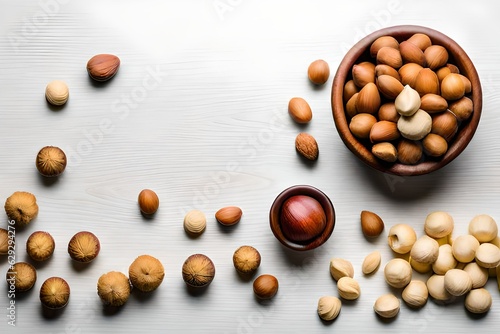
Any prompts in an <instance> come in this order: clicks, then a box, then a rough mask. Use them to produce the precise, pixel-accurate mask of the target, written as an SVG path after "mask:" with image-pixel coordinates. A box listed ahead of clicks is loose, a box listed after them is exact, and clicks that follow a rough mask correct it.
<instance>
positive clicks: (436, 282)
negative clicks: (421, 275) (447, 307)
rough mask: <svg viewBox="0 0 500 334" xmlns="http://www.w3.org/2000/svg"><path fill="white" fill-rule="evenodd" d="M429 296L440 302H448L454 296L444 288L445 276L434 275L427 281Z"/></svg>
mask: <svg viewBox="0 0 500 334" xmlns="http://www.w3.org/2000/svg"><path fill="white" fill-rule="evenodd" d="M426 285H427V290H429V295H430V296H431V297H432V298H434V299H435V300H438V301H448V300H450V299H451V298H452V297H453V296H452V295H451V294H450V293H449V292H448V291H447V290H446V289H445V287H444V275H432V276H431V277H429V279H428V280H427V283H426Z"/></svg>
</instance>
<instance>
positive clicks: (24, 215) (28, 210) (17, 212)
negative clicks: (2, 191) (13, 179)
mask: <svg viewBox="0 0 500 334" xmlns="http://www.w3.org/2000/svg"><path fill="white" fill-rule="evenodd" d="M5 212H6V213H7V216H8V217H9V219H10V220H14V221H15V223H16V226H19V227H24V226H26V225H28V224H29V223H30V222H31V221H32V220H33V219H34V218H35V217H36V216H37V214H38V205H37V204H36V197H35V195H33V194H31V193H29V192H25V191H16V192H15V193H13V194H12V195H11V196H10V197H9V198H7V200H6V201H5Z"/></svg>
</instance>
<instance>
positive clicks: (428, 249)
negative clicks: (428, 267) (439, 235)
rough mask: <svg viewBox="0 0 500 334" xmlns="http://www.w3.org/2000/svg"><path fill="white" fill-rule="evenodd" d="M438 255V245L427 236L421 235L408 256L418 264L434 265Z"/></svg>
mask: <svg viewBox="0 0 500 334" xmlns="http://www.w3.org/2000/svg"><path fill="white" fill-rule="evenodd" d="M438 255H439V244H438V242H437V241H436V240H435V239H432V238H431V237H429V236H428V235H423V236H421V237H420V238H418V239H417V241H415V243H414V244H413V247H412V248H411V251H410V256H411V258H412V259H414V260H415V261H417V262H420V263H428V264H432V263H434V262H435V261H436V260H437V258H438Z"/></svg>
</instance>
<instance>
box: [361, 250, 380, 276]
mask: <svg viewBox="0 0 500 334" xmlns="http://www.w3.org/2000/svg"><path fill="white" fill-rule="evenodd" d="M381 260H382V256H381V255H380V252H379V251H374V252H371V253H370V254H368V255H367V256H366V257H365V259H364V260H363V264H362V265H361V270H362V271H363V274H365V275H369V274H371V273H373V272H375V270H377V268H378V267H379V266H380V262H381Z"/></svg>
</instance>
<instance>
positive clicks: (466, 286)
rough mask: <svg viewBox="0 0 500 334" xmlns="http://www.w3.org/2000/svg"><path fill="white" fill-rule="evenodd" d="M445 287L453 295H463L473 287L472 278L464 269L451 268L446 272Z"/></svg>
mask: <svg viewBox="0 0 500 334" xmlns="http://www.w3.org/2000/svg"><path fill="white" fill-rule="evenodd" d="M444 288H445V289H446V291H448V293H449V294H450V295H452V296H463V295H465V294H466V293H467V292H469V291H470V290H471V289H472V279H471V278H470V276H469V274H468V273H467V272H466V271H464V270H462V269H450V270H448V271H447V272H446V274H444Z"/></svg>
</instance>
